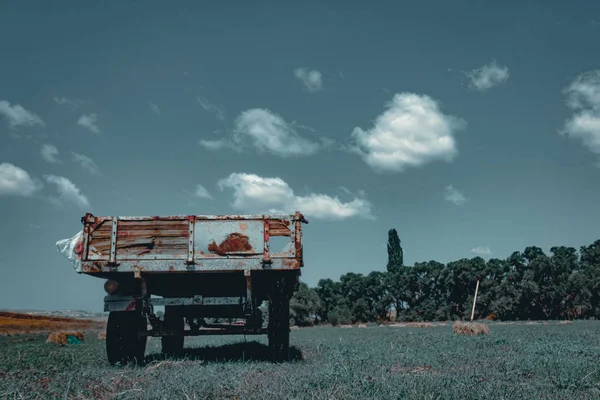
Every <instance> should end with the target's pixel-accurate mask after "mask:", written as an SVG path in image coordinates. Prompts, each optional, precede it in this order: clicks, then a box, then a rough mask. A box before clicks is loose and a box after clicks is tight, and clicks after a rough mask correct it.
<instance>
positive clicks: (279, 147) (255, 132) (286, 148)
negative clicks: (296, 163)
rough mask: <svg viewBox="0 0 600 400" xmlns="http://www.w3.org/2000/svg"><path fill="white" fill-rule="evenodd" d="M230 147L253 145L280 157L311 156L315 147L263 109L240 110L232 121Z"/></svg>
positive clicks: (281, 120) (314, 151) (313, 143)
mask: <svg viewBox="0 0 600 400" xmlns="http://www.w3.org/2000/svg"><path fill="white" fill-rule="evenodd" d="M234 131H235V134H234V136H233V141H234V144H235V145H237V146H242V147H244V146H254V147H255V148H256V149H257V150H258V151H259V152H270V153H272V154H274V155H277V156H280V157H288V156H300V155H312V154H314V153H316V152H317V151H318V150H319V144H318V143H316V142H313V141H311V140H308V139H305V138H303V137H301V136H300V135H299V134H298V132H296V130H295V129H294V127H293V126H292V125H291V124H288V123H287V122H286V121H285V120H284V119H283V118H282V117H280V116H279V115H277V114H275V113H273V112H271V111H270V110H267V109H260V108H253V109H249V110H246V111H243V112H242V113H241V114H240V115H239V116H238V117H237V118H236V121H235V130H234Z"/></svg>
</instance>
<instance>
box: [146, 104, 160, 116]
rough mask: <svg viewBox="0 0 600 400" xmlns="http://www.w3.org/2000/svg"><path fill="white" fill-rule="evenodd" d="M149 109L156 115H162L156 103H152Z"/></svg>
mask: <svg viewBox="0 0 600 400" xmlns="http://www.w3.org/2000/svg"><path fill="white" fill-rule="evenodd" d="M148 107H149V108H150V111H152V112H153V113H154V114H156V115H160V108H159V107H158V105H157V104H156V103H152V102H151V103H149V104H148Z"/></svg>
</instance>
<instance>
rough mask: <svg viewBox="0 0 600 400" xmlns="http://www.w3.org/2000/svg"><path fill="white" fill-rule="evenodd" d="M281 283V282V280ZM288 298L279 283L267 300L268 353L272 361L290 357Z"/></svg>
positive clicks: (284, 359)
mask: <svg viewBox="0 0 600 400" xmlns="http://www.w3.org/2000/svg"><path fill="white" fill-rule="evenodd" d="M282 283H283V282H282ZM289 320H290V300H289V297H288V295H287V293H286V290H285V288H284V287H283V285H282V284H281V283H278V284H277V285H276V290H275V291H274V293H272V295H271V299H270V301H269V326H268V328H267V331H268V338H269V353H270V355H271V359H272V360H273V361H289V359H290V323H289V322H290V321H289Z"/></svg>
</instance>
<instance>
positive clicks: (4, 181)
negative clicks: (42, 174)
mask: <svg viewBox="0 0 600 400" xmlns="http://www.w3.org/2000/svg"><path fill="white" fill-rule="evenodd" d="M41 186H42V185H41V184H40V183H39V182H36V181H35V180H34V179H32V178H31V176H29V174H28V173H27V171H25V170H24V169H22V168H20V167H17V166H15V165H13V164H11V163H7V162H3V163H2V164H0V196H24V197H31V196H32V195H33V193H35V192H36V191H37V190H39V189H40V188H41Z"/></svg>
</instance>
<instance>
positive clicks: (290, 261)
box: [281, 258, 298, 269]
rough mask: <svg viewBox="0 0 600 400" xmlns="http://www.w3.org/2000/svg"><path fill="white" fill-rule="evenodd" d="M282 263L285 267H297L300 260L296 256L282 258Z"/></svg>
mask: <svg viewBox="0 0 600 400" xmlns="http://www.w3.org/2000/svg"><path fill="white" fill-rule="evenodd" d="M281 265H282V266H283V267H284V268H288V269H297V268H298V260H296V259H294V258H284V259H282V260H281Z"/></svg>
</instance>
